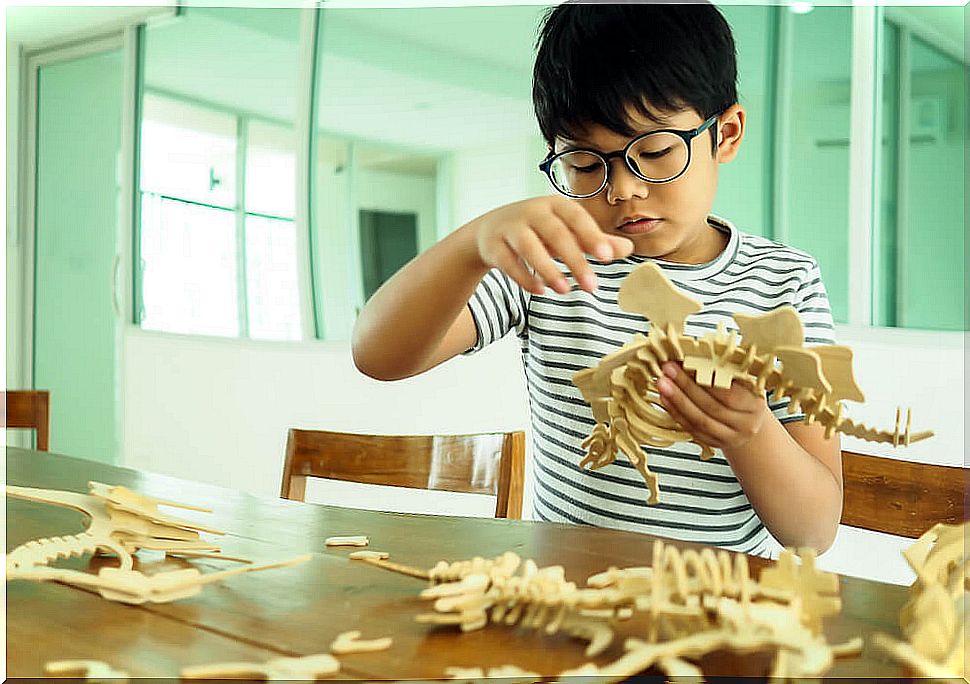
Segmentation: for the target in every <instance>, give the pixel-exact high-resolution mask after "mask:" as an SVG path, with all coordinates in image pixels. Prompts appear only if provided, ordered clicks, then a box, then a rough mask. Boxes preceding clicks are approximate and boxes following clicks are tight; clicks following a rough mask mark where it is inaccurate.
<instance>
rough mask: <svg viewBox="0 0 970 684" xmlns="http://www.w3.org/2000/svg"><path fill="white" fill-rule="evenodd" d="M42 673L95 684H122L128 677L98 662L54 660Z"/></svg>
mask: <svg viewBox="0 0 970 684" xmlns="http://www.w3.org/2000/svg"><path fill="white" fill-rule="evenodd" d="M44 672H45V673H46V674H48V675H50V676H51V677H75V678H83V679H84V681H86V682H94V683H97V684H108V683H110V682H116V683H117V684H123V683H124V682H127V681H128V676H129V675H128V673H127V672H122V671H121V670H116V669H114V668H113V667H111V666H110V665H108V664H107V663H105V662H102V661H100V660H55V661H51V662H49V663H46V664H45V665H44Z"/></svg>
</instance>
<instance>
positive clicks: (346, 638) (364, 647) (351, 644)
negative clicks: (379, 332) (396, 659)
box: [330, 630, 393, 655]
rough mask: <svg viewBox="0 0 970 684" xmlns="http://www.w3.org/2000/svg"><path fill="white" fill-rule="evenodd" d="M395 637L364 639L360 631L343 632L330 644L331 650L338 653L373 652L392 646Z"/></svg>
mask: <svg viewBox="0 0 970 684" xmlns="http://www.w3.org/2000/svg"><path fill="white" fill-rule="evenodd" d="M392 643H393V639H392V638H391V637H382V638H380V639H370V640H362V639H361V638H360V631H359V630H353V631H350V632H341V633H340V634H338V635H337V638H336V639H334V640H333V643H332V644H330V652H331V653H336V654H337V655H344V654H345V653H371V652H373V651H386V650H387V649H389V648H390V647H391V644H392Z"/></svg>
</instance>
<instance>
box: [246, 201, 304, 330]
mask: <svg viewBox="0 0 970 684" xmlns="http://www.w3.org/2000/svg"><path fill="white" fill-rule="evenodd" d="M246 272H247V274H248V276H249V280H248V284H247V287H246V298H247V310H248V315H249V335H250V337H254V338H259V339H272V340H298V339H300V338H301V335H300V308H299V302H300V292H299V286H298V284H297V255H296V227H295V225H294V223H293V221H283V220H278V219H269V218H264V217H262V216H246Z"/></svg>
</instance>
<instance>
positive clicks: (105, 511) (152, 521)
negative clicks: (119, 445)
mask: <svg viewBox="0 0 970 684" xmlns="http://www.w3.org/2000/svg"><path fill="white" fill-rule="evenodd" d="M90 485H91V486H92V489H93V490H94V491H98V492H99V493H100V494H105V493H106V492H109V493H110V492H113V493H114V495H115V496H120V495H123V494H124V492H127V491H128V490H125V488H123V487H121V488H119V487H108V486H107V485H102V484H101V483H96V482H93V483H90ZM6 492H7V495H8V496H14V497H17V498H20V499H26V500H29V501H35V502H38V503H46V504H52V505H55V506H62V507H64V508H70V509H73V510H76V511H80V512H81V513H83V514H84V515H85V516H87V518H88V520H89V522H88V528H87V530H85V531H84V532H82V533H80V534H76V535H70V536H64V537H51V538H47V539H40V540H35V541H32V542H28V543H26V544H23V545H22V546H19V547H17V548H16V549H14V550H12V551H10V552H9V553H8V554H7V559H6V566H7V570H8V576H9V573H10V572H11V571H12V570H17V569H21V568H27V567H31V566H43V565H47V564H48V563H50V562H52V561H54V560H56V559H58V558H70V557H74V556H83V555H85V554H87V553H95V552H97V551H99V550H100V551H105V552H107V553H110V554H114V555H116V556H117V557H118V560H119V563H120V566H121V568H122V569H125V570H130V569H131V568H132V565H133V559H132V555H131V554H132V553H134V552H135V551H137V550H138V549H139V548H151V549H155V550H162V551H167V550H173V551H175V550H180V549H181V550H190V551H217V550H219V546H218V545H215V544H211V543H208V542H203V541H202V540H201V539H200V537H199V534H198V531H199V530H200V529H202V530H205V531H211V532H215V533H218V534H222V533H221V532H219V531H218V530H210V529H209V528H205V527H204V526H200V525H198V524H197V523H194V522H192V521H190V520H180V519H178V518H174V517H171V516H159V515H152V516H151V517H147V516H144V515H141V514H139V513H136V512H133V511H128V510H121V509H112V508H109V505H108V504H109V503H110V502H109V500H108V499H106V498H105V497H104V496H95V495H93V494H80V493H78V492H68V491H61V490H55V489H38V488H34V487H16V486H12V485H7V487H6ZM130 498H131V497H129V499H130ZM144 499H146V500H147V501H149V502H151V501H162V500H161V499H151V498H150V497H144ZM168 503H170V502H166V504H168ZM146 505H147V504H146Z"/></svg>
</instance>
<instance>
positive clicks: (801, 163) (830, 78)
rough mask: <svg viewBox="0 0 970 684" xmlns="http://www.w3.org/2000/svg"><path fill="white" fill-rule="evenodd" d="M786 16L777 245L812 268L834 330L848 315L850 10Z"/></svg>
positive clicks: (829, 9) (818, 10)
mask: <svg viewBox="0 0 970 684" xmlns="http://www.w3.org/2000/svg"><path fill="white" fill-rule="evenodd" d="M781 11H784V12H788V18H787V20H788V21H789V25H790V29H791V30H790V36H789V39H790V41H791V42H790V45H789V46H788V47H787V49H786V54H787V55H788V59H789V63H790V66H789V68H788V71H787V74H786V75H785V76H786V77H787V83H786V84H785V88H786V89H787V90H788V91H789V94H788V96H787V97H786V98H785V100H787V102H788V106H787V108H783V109H781V110H780V111H779V117H778V125H779V126H786V127H787V131H785V135H784V139H785V140H786V141H787V142H786V144H784V145H783V146H781V147H780V148H779V149H778V150H777V154H778V155H785V160H784V163H785V169H786V173H785V175H784V176H783V178H784V184H783V186H782V188H781V191H782V192H783V193H785V198H784V202H785V203H784V207H785V210H784V216H783V217H782V220H783V221H784V222H785V223H786V225H785V226H783V230H782V231H781V233H780V234H779V235H778V238H779V239H780V240H781V241H782V242H785V243H787V244H789V245H791V246H793V247H798V248H799V249H803V250H805V251H806V252H808V253H809V254H811V255H812V256H814V257H815V259H816V260H817V261H818V264H819V266H820V268H821V269H822V277H823V279H824V281H825V286H826V288H827V289H828V295H829V303H830V305H831V307H832V316H833V318H834V319H835V321H836V322H837V323H844V322H846V321H847V320H848V313H849V292H848V288H849V281H848V270H849V131H850V127H851V126H850V112H849V100H850V91H851V73H852V72H851V70H852V8H851V7H828V6H824V7H815V9H814V10H812V11H811V12H808V13H806V14H797V13H794V12H792V11H791V10H789V9H788V8H784V9H783V10H781Z"/></svg>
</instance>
